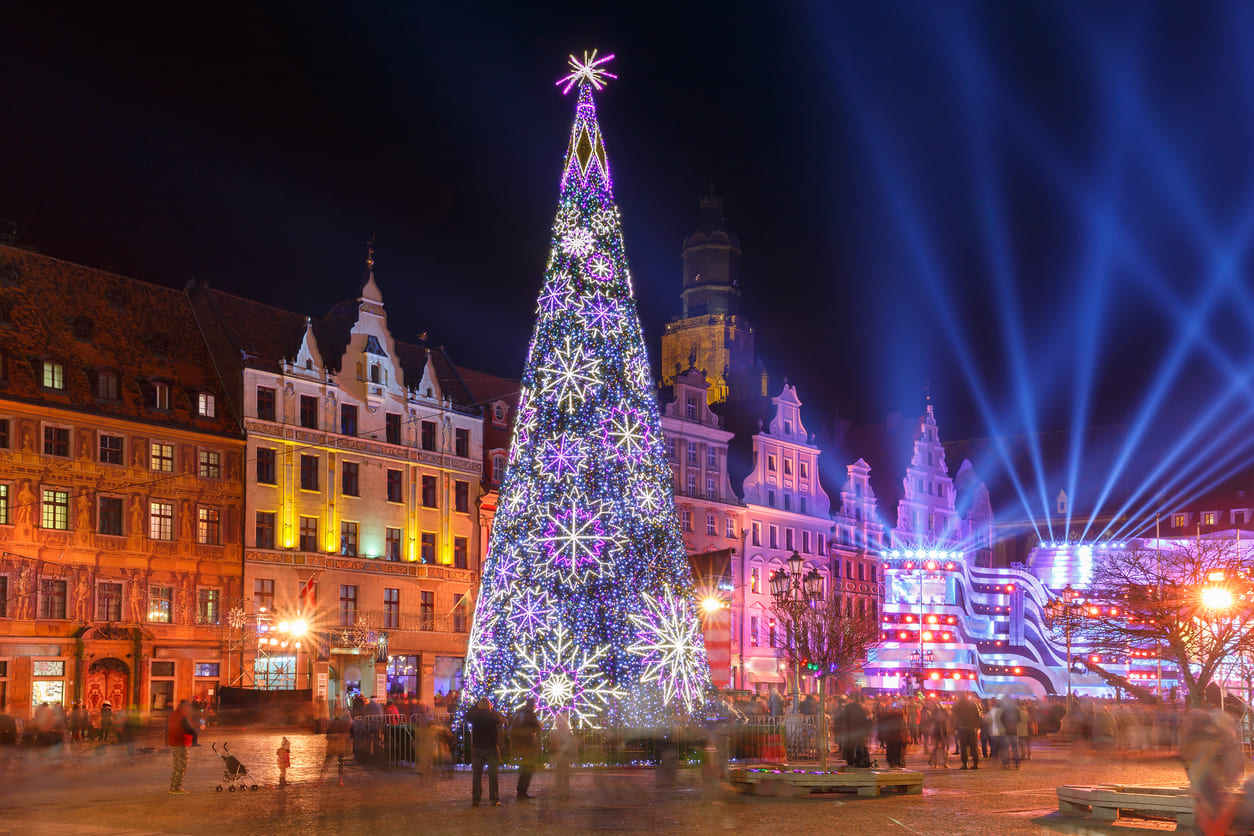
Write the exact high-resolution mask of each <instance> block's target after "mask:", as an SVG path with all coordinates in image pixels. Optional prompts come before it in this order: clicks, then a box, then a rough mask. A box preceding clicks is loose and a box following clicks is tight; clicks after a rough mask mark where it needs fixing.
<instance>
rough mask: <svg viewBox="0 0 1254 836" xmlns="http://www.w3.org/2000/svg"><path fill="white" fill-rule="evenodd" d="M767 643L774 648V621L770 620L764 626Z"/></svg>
mask: <svg viewBox="0 0 1254 836" xmlns="http://www.w3.org/2000/svg"><path fill="white" fill-rule="evenodd" d="M766 629H767V638H768V643H769V644H770V646H771V647H775V646H776V645H775V619H773V618H772V619H770V620H769V621H768V622H767V625H766Z"/></svg>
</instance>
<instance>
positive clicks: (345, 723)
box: [318, 712, 353, 787]
mask: <svg viewBox="0 0 1254 836" xmlns="http://www.w3.org/2000/svg"><path fill="white" fill-rule="evenodd" d="M352 733H353V721H352V719H351V718H350V717H348V716H347V715H346V714H344V713H343V712H341V713H340V714H338V715H337V716H336V718H335V719H334V720H332V721H331V722H330V723H328V724H327V748H326V751H325V752H324V753H323V756H322V772H320V773H319V775H318V783H320V784H321V783H322V782H323V780H325V776H326V774H327V764H328V763H330V761H331V758H335V771H336V775H337V776H338V777H339V780H340V786H341V787H342V786H344V756H345V755H347V754H348V753H349V752H350V751H352V739H351V738H352Z"/></svg>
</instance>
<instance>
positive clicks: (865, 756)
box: [843, 700, 871, 767]
mask: <svg viewBox="0 0 1254 836" xmlns="http://www.w3.org/2000/svg"><path fill="white" fill-rule="evenodd" d="M843 726H844V730H845V739H846V741H847V742H848V746H847V747H846V752H845V763H847V764H849V765H850V766H857V767H869V766H870V765H871V753H870V751H869V750H868V749H867V747H866V741H867V738H868V737H870V735H871V717H870V715H868V714H867V713H866V708H864V707H863V706H862V703H861V702H859V701H858V700H850V701H849V703H848V704H847V705H846V706H845V712H844V720H843Z"/></svg>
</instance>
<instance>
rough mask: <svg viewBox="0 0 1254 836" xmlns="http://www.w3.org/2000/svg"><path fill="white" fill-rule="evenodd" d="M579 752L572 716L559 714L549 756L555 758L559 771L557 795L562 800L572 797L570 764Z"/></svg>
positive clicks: (550, 741)
mask: <svg viewBox="0 0 1254 836" xmlns="http://www.w3.org/2000/svg"><path fill="white" fill-rule="evenodd" d="M578 753H579V741H577V740H576V739H575V735H574V733H573V732H572V731H571V730H570V717H568V716H567V715H566V714H559V715H557V722H556V723H555V724H554V727H553V733H552V734H550V735H549V757H550V758H552V759H553V769H554V770H555V771H556V772H557V797H558V799H559V800H561V801H565V800H567V799H569V798H570V766H571V764H572V763H574V761H575V755H577V754H578Z"/></svg>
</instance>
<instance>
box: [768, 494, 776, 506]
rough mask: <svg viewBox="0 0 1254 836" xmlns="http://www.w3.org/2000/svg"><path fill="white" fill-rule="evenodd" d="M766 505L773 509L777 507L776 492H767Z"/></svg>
mask: <svg viewBox="0 0 1254 836" xmlns="http://www.w3.org/2000/svg"><path fill="white" fill-rule="evenodd" d="M766 504H767V505H768V506H770V507H771V508H774V507H775V491H767V492H766Z"/></svg>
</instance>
